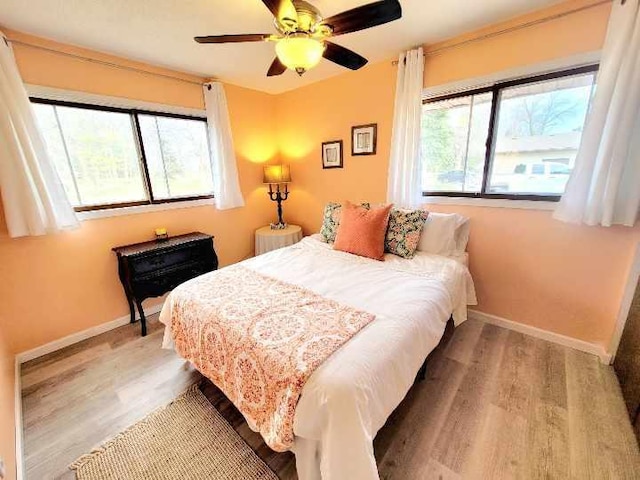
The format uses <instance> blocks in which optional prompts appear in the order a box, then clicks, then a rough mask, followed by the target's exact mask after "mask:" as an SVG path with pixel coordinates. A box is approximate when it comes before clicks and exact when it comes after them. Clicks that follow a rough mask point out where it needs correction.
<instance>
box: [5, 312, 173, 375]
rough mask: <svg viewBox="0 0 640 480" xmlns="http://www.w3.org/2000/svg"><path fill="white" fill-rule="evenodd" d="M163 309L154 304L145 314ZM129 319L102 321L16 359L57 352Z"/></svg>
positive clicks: (26, 358) (30, 358) (122, 323)
mask: <svg viewBox="0 0 640 480" xmlns="http://www.w3.org/2000/svg"><path fill="white" fill-rule="evenodd" d="M161 309H162V303H159V304H157V305H152V306H150V307H147V308H145V309H144V314H145V316H149V315H153V314H154V313H158V312H159V311H160V310H161ZM136 319H140V315H138V313H137V312H136ZM129 321H130V317H129V315H123V316H122V317H120V318H116V319H115V320H111V321H110V322H106V323H101V324H100V325H96V326H95V327H91V328H88V329H87V330H83V331H81V332H77V333H73V334H71V335H68V336H66V337H64V338H61V339H59V340H54V341H53V342H50V343H47V344H45V345H41V346H40V347H36V348H33V349H31V350H27V351H26V352H22V353H19V354H18V355H16V360H17V361H18V362H19V363H25V362H28V361H30V360H33V359H35V358H38V357H42V356H44V355H47V354H49V353H52V352H55V351H56V350H60V349H62V348H65V347H68V346H69V345H73V344H74V343H78V342H81V341H82V340H86V339H87V338H91V337H95V336H96V335H100V334H101V333H104V332H108V331H109V330H113V329H114V328H118V327H121V326H123V325H126V324H128V323H129Z"/></svg>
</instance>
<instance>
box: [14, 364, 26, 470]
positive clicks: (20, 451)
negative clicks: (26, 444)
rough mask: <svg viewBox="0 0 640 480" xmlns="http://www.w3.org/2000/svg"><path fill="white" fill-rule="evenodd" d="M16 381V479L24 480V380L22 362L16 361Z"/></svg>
mask: <svg viewBox="0 0 640 480" xmlns="http://www.w3.org/2000/svg"><path fill="white" fill-rule="evenodd" d="M15 376H16V377H15V379H14V387H13V388H14V389H15V391H14V392H13V393H14V396H15V397H14V409H15V424H16V425H15V435H16V479H17V480H23V479H24V478H25V475H24V448H23V441H22V440H23V437H22V378H21V377H20V361H19V360H18V357H16V359H15Z"/></svg>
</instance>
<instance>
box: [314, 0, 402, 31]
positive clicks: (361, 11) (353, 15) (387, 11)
mask: <svg viewBox="0 0 640 480" xmlns="http://www.w3.org/2000/svg"><path fill="white" fill-rule="evenodd" d="M401 17H402V7H401V6H400V2H399V1H398V0H381V1H379V2H373V3H369V4H368V5H363V6H361V7H356V8H354V9H352V10H347V11H346V12H342V13H339V14H337V15H334V16H333V17H329V18H325V19H324V20H323V21H322V23H323V24H325V25H330V26H331V27H332V28H333V34H334V35H343V34H345V33H351V32H357V31H358V30H364V29H365V28H371V27H376V26H378V25H382V24H385V23H389V22H393V21H394V20H397V19H399V18H401Z"/></svg>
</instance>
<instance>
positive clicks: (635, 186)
mask: <svg viewBox="0 0 640 480" xmlns="http://www.w3.org/2000/svg"><path fill="white" fill-rule="evenodd" d="M638 4H639V0H626V1H623V0H615V1H614V5H613V9H612V11H611V17H610V19H609V27H608V30H607V38H606V40H605V44H604V48H603V52H602V61H601V64H600V72H599V74H598V85H597V88H596V93H595V97H594V99H593V104H592V107H591V111H590V113H589V115H588V118H587V122H586V125H585V129H584V132H583V134H582V143H581V144H580V149H579V151H578V156H577V157H576V164H575V168H574V171H573V173H572V175H571V178H570V179H569V182H568V184H567V189H566V192H565V194H564V195H563V197H562V200H561V201H560V204H559V205H558V208H557V209H556V211H555V213H554V218H556V219H558V220H562V221H565V222H572V223H581V222H583V223H586V224H587V225H603V226H611V225H613V224H622V225H628V226H632V225H633V224H634V223H635V221H636V218H637V216H638V208H639V207H640V14H639V13H638V12H639V8H638Z"/></svg>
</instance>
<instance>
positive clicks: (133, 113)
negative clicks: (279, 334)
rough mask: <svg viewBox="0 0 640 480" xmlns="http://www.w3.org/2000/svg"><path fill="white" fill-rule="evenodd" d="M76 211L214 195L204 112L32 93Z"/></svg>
mask: <svg viewBox="0 0 640 480" xmlns="http://www.w3.org/2000/svg"><path fill="white" fill-rule="evenodd" d="M32 102H33V106H34V110H35V112H36V117H37V119H38V122H39V125H40V127H41V130H42V133H43V135H44V139H45V142H46V145H47V149H48V151H49V153H50V155H51V157H52V160H53V163H54V166H55V168H56V170H57V172H58V175H59V176H60V180H61V181H62V184H63V185H64V188H65V191H66V192H67V195H68V198H69V201H70V202H71V204H72V205H73V206H74V207H75V209H76V211H86V210H94V209H101V208H114V207H122V206H133V205H145V204H152V203H162V202H170V201H178V200H187V199H189V200H190V199H194V198H208V197H211V196H212V194H213V177H212V172H211V161H210V156H209V151H208V144H207V129H206V125H207V124H206V121H205V120H204V119H202V118H195V117H187V116H181V115H170V114H162V113H151V112H143V111H137V110H125V109H117V108H107V107H98V106H92V105H84V104H72V103H66V102H54V101H45V100H39V99H32Z"/></svg>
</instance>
